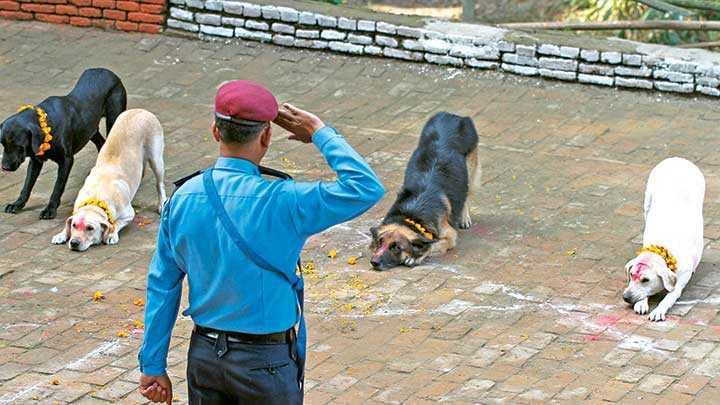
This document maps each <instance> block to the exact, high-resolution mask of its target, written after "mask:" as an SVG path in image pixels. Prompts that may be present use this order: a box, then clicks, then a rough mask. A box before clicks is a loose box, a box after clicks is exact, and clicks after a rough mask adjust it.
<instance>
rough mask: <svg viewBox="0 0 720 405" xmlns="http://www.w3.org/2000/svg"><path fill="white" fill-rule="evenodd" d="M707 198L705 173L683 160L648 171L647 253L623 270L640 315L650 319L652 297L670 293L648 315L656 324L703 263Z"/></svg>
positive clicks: (631, 300)
mask: <svg viewBox="0 0 720 405" xmlns="http://www.w3.org/2000/svg"><path fill="white" fill-rule="evenodd" d="M704 198H705V179H704V178H703V174H702V173H701V172H700V169H698V167H697V166H695V165H694V164H692V163H691V162H689V161H687V160H685V159H682V158H677V157H675V158H670V159H665V160H663V161H662V162H660V164H658V165H657V166H655V168H654V169H653V170H652V172H650V177H649V178H648V182H647V188H646V189H645V204H644V205H645V233H644V234H643V248H642V249H641V250H640V253H639V254H638V256H637V257H636V258H634V259H632V260H630V261H629V262H628V263H627V264H626V265H625V271H626V272H627V279H628V283H629V285H628V287H627V288H626V289H625V292H624V293H623V299H624V300H625V302H627V303H629V304H631V305H633V306H634V309H635V312H637V313H638V314H646V313H647V312H648V310H649V306H648V297H650V296H651V295H655V294H657V293H659V292H661V291H663V290H667V291H668V293H667V295H665V298H663V300H662V301H660V303H659V304H658V306H657V308H655V309H654V310H653V311H652V312H651V313H650V316H649V318H650V320H652V321H662V320H665V315H666V314H667V311H668V310H669V309H670V307H672V306H673V304H675V301H677V299H678V298H680V294H682V291H683V289H684V288H685V286H686V285H687V283H688V281H690V277H692V275H693V273H694V272H695V269H696V268H697V266H698V264H699V263H700V259H701V258H702V253H703V213H702V210H703V200H704Z"/></svg>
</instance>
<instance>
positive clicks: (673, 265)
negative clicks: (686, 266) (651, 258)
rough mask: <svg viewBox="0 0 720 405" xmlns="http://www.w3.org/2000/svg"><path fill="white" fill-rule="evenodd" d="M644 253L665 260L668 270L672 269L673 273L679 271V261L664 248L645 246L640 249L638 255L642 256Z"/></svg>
mask: <svg viewBox="0 0 720 405" xmlns="http://www.w3.org/2000/svg"><path fill="white" fill-rule="evenodd" d="M642 252H650V253H655V254H656V255H658V256H660V257H662V258H663V260H665V264H666V265H667V266H668V269H670V270H672V271H676V270H677V259H676V258H675V256H673V255H672V253H670V251H669V250H667V249H666V248H664V247H662V246H660V245H649V246H643V247H642V248H640V250H638V252H637V254H640V253H642Z"/></svg>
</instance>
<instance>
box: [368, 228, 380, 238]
mask: <svg viewBox="0 0 720 405" xmlns="http://www.w3.org/2000/svg"><path fill="white" fill-rule="evenodd" d="M378 228H380V227H379V226H373V227H372V228H370V234H371V235H372V238H373V240H374V239H377V238H378Z"/></svg>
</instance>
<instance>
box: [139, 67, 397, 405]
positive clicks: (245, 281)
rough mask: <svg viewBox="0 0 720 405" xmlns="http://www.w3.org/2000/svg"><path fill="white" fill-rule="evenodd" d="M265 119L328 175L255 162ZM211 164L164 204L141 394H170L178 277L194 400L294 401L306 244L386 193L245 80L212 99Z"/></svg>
mask: <svg viewBox="0 0 720 405" xmlns="http://www.w3.org/2000/svg"><path fill="white" fill-rule="evenodd" d="M270 121H273V122H275V123H276V124H278V125H280V126H281V127H283V128H285V129H286V130H288V131H289V132H290V133H291V134H292V135H291V136H290V139H293V140H297V141H300V142H303V143H310V142H312V143H314V144H315V146H316V147H317V148H318V150H319V151H320V153H322V155H323V156H324V157H325V159H326V160H327V163H328V164H329V165H330V167H331V168H332V169H333V170H334V171H335V172H336V174H337V177H338V178H337V181H335V182H309V183H300V182H294V181H291V180H285V181H269V180H266V179H264V178H263V177H261V175H260V170H259V167H258V166H259V164H260V161H261V160H262V158H263V157H264V156H265V153H266V152H267V150H268V148H269V147H270V138H271V127H270ZM212 133H213V137H214V138H215V140H216V141H217V142H219V144H220V157H219V158H218V159H217V161H216V162H215V165H214V166H213V167H212V168H211V169H209V170H207V171H206V172H205V173H203V175H202V176H196V177H194V178H192V179H190V180H188V181H187V182H186V183H185V184H184V185H182V186H181V187H180V188H179V189H178V190H177V191H176V193H175V195H174V196H173V197H172V198H171V199H170V201H169V202H168V203H167V204H166V205H165V207H164V209H163V213H162V219H161V223H160V229H159V232H158V239H157V249H156V251H155V255H154V257H153V260H152V262H151V263H150V267H149V269H148V286H147V306H146V309H145V337H144V341H143V345H142V348H141V349H140V353H139V355H138V358H139V362H140V370H141V372H142V375H141V377H140V392H141V394H142V395H144V396H145V397H146V398H148V399H150V400H152V401H153V402H167V403H168V404H169V403H171V401H172V384H171V382H170V379H169V378H168V376H167V374H166V365H167V361H166V358H167V353H168V346H169V344H170V336H171V332H172V328H173V325H174V323H175V319H176V317H177V311H178V307H179V305H180V297H181V292H182V279H183V277H185V276H187V278H188V285H189V307H188V308H187V309H186V310H185V312H184V314H185V315H189V316H190V317H192V320H193V322H194V323H195V328H194V330H193V333H192V337H191V340H190V350H189V352H188V366H187V381H188V391H189V397H190V398H189V400H190V403H191V404H225V403H228V404H229V403H233V404H237V403H243V404H249V403H257V404H299V403H302V398H303V392H302V375H303V365H304V358H305V342H304V340H305V339H304V322H302V311H301V308H302V280H301V279H299V278H298V276H297V275H296V273H295V268H296V263H297V261H298V258H299V255H300V251H301V250H302V248H303V245H304V244H305V241H306V240H307V239H308V238H309V237H310V236H311V235H313V234H315V233H318V232H321V231H322V230H324V229H327V228H329V227H331V226H333V225H336V224H339V223H341V222H344V221H348V220H350V219H352V218H354V217H356V216H358V215H360V214H362V213H363V212H365V211H366V210H368V209H369V208H370V207H372V206H373V205H374V204H375V203H377V201H379V200H380V198H381V197H382V196H383V194H384V189H383V186H382V184H381V183H380V181H379V180H378V178H377V176H376V175H375V173H373V171H372V170H371V169H370V167H369V166H368V164H367V163H365V161H363V159H362V158H361V157H360V155H358V153H357V152H355V151H354V150H353V149H352V147H351V146H350V145H349V144H348V143H347V142H346V141H345V139H343V137H342V136H341V135H339V134H338V133H337V132H336V131H335V130H334V129H333V128H331V127H328V126H325V124H323V122H322V121H321V120H320V119H319V118H318V117H317V116H315V115H313V114H311V113H309V112H306V111H303V110H300V109H298V108H296V107H294V106H292V105H289V104H285V105H283V107H282V108H278V104H277V101H276V100H275V97H274V96H273V95H272V94H271V93H270V92H269V91H268V90H267V89H265V88H264V87H262V86H260V85H259V84H256V83H253V82H250V81H241V80H238V81H232V82H229V83H226V84H224V85H223V86H221V87H220V89H219V90H218V92H217V96H216V98H215V122H214V124H213V126H212Z"/></svg>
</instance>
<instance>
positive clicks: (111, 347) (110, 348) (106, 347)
mask: <svg viewBox="0 0 720 405" xmlns="http://www.w3.org/2000/svg"><path fill="white" fill-rule="evenodd" d="M121 346H122V343H121V342H120V339H115V340H110V341H107V342H103V343H102V344H100V345H99V346H98V347H96V348H95V349H93V350H91V351H90V352H89V353H87V354H86V355H84V356H82V357H80V358H79V359H76V360H73V361H71V362H69V363H67V364H65V365H64V366H63V367H62V369H69V368H77V367H80V366H82V365H83V364H85V362H87V361H88V360H90V359H93V358H95V357H98V356H101V355H110V354H112V353H113V352H114V351H115V350H117V349H118V348H120V347H121ZM43 384H44V383H41V382H38V383H35V384H32V385H29V386H26V387H23V388H21V389H20V391H17V392H14V393H8V394H5V395H3V396H2V397H0V404H14V403H17V401H18V400H20V399H21V398H23V397H24V396H26V395H28V394H30V393H31V392H33V391H35V390H36V389H38V388H39V387H40V386H42V385H43Z"/></svg>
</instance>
